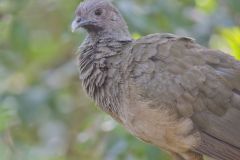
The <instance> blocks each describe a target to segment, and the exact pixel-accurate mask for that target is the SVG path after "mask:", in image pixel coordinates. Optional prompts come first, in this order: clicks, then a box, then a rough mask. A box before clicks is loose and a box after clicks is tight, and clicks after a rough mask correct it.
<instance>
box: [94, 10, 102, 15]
mask: <svg viewBox="0 0 240 160" xmlns="http://www.w3.org/2000/svg"><path fill="white" fill-rule="evenodd" d="M94 13H95V15H96V16H101V15H102V13H103V11H102V9H97V10H95V12H94Z"/></svg>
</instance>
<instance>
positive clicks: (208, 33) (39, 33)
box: [0, 0, 240, 160]
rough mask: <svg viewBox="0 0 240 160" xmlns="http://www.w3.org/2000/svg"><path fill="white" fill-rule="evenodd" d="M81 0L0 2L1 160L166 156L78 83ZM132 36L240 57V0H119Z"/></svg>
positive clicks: (153, 158) (154, 158) (130, 159)
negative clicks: (174, 39) (165, 35)
mask: <svg viewBox="0 0 240 160" xmlns="http://www.w3.org/2000/svg"><path fill="white" fill-rule="evenodd" d="M78 3H79V1H78V0H0V160H160V159H162V160H169V158H168V157H167V156H166V154H165V153H164V152H161V151H159V150H158V149H157V148H154V147H153V146H150V145H147V144H145V143H143V142H141V141H140V140H137V139H136V138H134V137H133V136H131V135H130V134H129V133H127V132H126V131H125V130H124V129H123V128H122V127H121V126H120V125H118V124H117V123H116V122H114V121H113V120H112V119H111V118H110V117H109V116H107V115H106V114H104V113H102V112H101V111H100V110H99V109H97V107H96V106H95V105H94V103H93V102H92V101H91V100H90V99H89V98H87V97H86V96H85V94H84V92H83V91H82V89H81V84H80V81H79V78H78V70H77V66H76V56H77V55H76V54H75V51H76V49H77V47H78V46H79V44H80V43H81V42H82V40H83V38H84V35H85V33H84V32H83V33H77V34H73V33H71V32H70V23H71V20H72V19H73V18H74V15H73V14H74V10H75V8H76V6H77V4H78ZM114 3H115V4H116V5H117V6H118V8H119V9H120V10H121V12H122V13H123V14H124V17H125V18H126V20H127V22H128V24H129V28H130V30H131V33H132V34H133V37H134V38H139V37H140V36H143V35H146V34H149V33H154V32H171V33H176V34H180V35H186V36H191V37H194V38H195V39H196V40H197V41H198V42H199V43H200V44H202V45H205V46H208V47H211V48H218V49H221V50H223V51H226V52H228V53H231V54H232V55H234V56H235V57H236V58H238V59H240V28H239V25H240V1H239V0H116V1H114Z"/></svg>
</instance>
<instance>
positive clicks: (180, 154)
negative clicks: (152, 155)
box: [71, 0, 240, 160]
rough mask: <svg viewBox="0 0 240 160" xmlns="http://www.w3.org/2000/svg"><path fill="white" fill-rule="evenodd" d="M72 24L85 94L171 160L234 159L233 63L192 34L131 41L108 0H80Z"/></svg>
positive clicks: (237, 65) (237, 94)
mask: <svg viewBox="0 0 240 160" xmlns="http://www.w3.org/2000/svg"><path fill="white" fill-rule="evenodd" d="M71 28H72V31H73V32H75V31H78V30H79V29H81V28H83V29H84V30H86V32H87V35H86V38H85V40H84V41H83V42H82V44H81V45H80V47H79V49H78V51H77V52H78V55H79V58H78V68H79V74H80V80H81V82H82V86H83V88H84V90H85V91H86V94H87V95H88V96H90V97H91V98H92V99H93V100H94V101H95V102H96V104H97V105H98V106H99V107H100V108H101V109H102V110H103V111H104V112H106V113H107V114H109V115H110V116H112V117H113V119H115V120H116V121H117V122H119V123H120V124H122V125H123V126H124V127H125V128H126V130H128V131H129V132H130V133H131V134H132V135H134V136H135V137H137V138H139V139H141V140H142V141H144V142H146V143H150V144H152V145H154V146H156V147H158V148H160V149H162V150H164V151H166V152H168V153H169V154H170V155H171V156H172V157H173V159H175V160H203V156H208V157H211V158H214V159H216V160H240V124H239V123H240V62H239V61H238V60H236V59H234V58H233V57H232V56H230V55H228V54H226V53H224V52H222V51H219V50H214V49H209V48H207V47H204V46H202V45H200V44H198V43H197V42H196V41H195V40H194V39H192V38H189V37H185V36H179V35H175V34H170V33H155V34H150V35H146V36H144V37H142V38H140V39H137V40H134V39H133V38H132V37H131V34H130V32H129V30H128V26H127V23H126V21H125V20H124V18H123V16H122V15H121V13H120V11H119V10H118V9H117V8H116V7H115V6H114V4H113V3H112V2H109V1H107V0H85V1H83V2H81V3H80V4H79V5H78V6H77V9H76V12H75V18H74V20H73V21H72V24H71Z"/></svg>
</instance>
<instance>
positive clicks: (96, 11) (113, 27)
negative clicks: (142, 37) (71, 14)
mask: <svg viewBox="0 0 240 160" xmlns="http://www.w3.org/2000/svg"><path fill="white" fill-rule="evenodd" d="M79 28H84V29H85V30H87V32H88V33H89V34H90V35H91V36H103V37H106V38H115V39H116V38H117V40H130V39H131V38H130V34H129V31H128V27H127V25H126V22H125V21H124V19H123V18H122V16H121V14H120V13H119V11H118V10H117V9H116V8H115V7H114V6H113V5H112V3H110V2H108V1H107V0H85V1H84V2H82V3H80V5H79V6H78V7H77V9H76V12H75V19H74V20H73V22H72V31H73V32H75V31H77V30H78V29H79Z"/></svg>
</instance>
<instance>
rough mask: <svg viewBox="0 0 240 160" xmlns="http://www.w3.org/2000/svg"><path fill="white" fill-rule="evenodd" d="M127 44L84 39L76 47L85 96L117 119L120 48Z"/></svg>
mask: <svg viewBox="0 0 240 160" xmlns="http://www.w3.org/2000/svg"><path fill="white" fill-rule="evenodd" d="M130 42H131V41H116V40H113V39H99V40H97V41H92V40H89V39H88V38H87V39H86V40H85V42H84V43H83V45H82V46H81V47H80V55H79V67H80V79H81V80H82V84H83V87H84V88H85V90H86V92H87V94H88V95H89V96H91V97H92V98H93V99H94V100H95V101H96V102H97V104H98V105H99V106H100V107H101V108H102V109H103V110H104V111H105V112H108V113H110V114H111V115H112V116H114V117H117V115H118V113H119V112H120V111H119V106H120V103H121V97H122V95H121V93H122V91H121V81H122V73H121V70H120V68H121V67H120V65H121V61H122V54H121V53H122V52H121V51H122V49H123V48H125V47H126V45H127V44H128V43H130Z"/></svg>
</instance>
